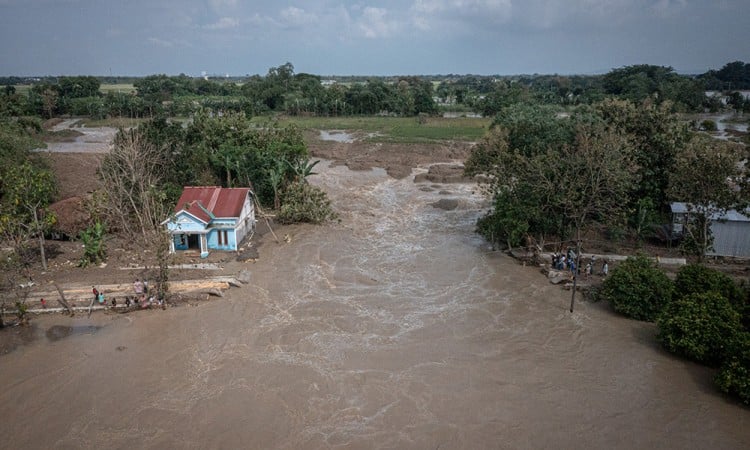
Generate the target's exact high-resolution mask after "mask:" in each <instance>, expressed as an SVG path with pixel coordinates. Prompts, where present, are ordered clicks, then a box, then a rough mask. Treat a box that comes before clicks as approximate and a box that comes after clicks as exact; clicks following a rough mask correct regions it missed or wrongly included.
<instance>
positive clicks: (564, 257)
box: [552, 248, 609, 278]
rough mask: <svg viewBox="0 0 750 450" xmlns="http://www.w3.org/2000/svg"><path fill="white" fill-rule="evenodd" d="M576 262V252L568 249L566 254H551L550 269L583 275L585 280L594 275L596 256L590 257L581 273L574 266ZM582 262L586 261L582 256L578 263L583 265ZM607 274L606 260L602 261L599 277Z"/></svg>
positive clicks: (607, 264)
mask: <svg viewBox="0 0 750 450" xmlns="http://www.w3.org/2000/svg"><path fill="white" fill-rule="evenodd" d="M577 260H578V258H577V255H576V252H575V251H574V250H573V249H572V248H568V252H567V253H566V254H563V253H562V252H560V253H557V252H555V253H553V254H552V268H553V269H556V270H569V271H570V273H571V274H575V273H578V274H579V275H580V274H583V275H584V276H586V277H587V278H588V277H589V276H590V275H594V274H595V273H596V265H597V259H596V255H591V258H589V259H588V260H587V261H586V266H585V267H584V269H583V271H581V268H580V267H577V266H576V262H577ZM584 260H586V258H585V257H583V256H582V257H581V258H580V262H581V263H583V261H584ZM608 274H609V263H608V262H607V260H606V259H603V260H602V266H601V269H600V271H599V275H601V276H603V277H606V276H607V275H608Z"/></svg>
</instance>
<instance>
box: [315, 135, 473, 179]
mask: <svg viewBox="0 0 750 450" xmlns="http://www.w3.org/2000/svg"><path fill="white" fill-rule="evenodd" d="M471 146H472V144H471V143H467V142H450V143H444V144H388V143H369V142H361V141H356V142H352V143H347V142H324V141H320V140H314V141H312V140H311V141H310V142H308V147H309V149H310V152H311V153H312V155H313V157H316V158H324V159H329V160H331V161H333V162H334V164H339V165H345V166H346V167H348V168H349V169H352V170H369V169H372V168H373V167H381V168H383V169H385V170H386V172H388V175H390V176H392V177H394V178H404V177H407V176H408V175H409V174H411V170H412V169H413V168H415V167H419V166H422V165H425V164H430V163H441V162H452V161H463V160H465V159H466V158H467V157H468V156H469V153H470V152H471Z"/></svg>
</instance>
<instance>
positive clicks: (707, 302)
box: [657, 292, 742, 366]
mask: <svg viewBox="0 0 750 450" xmlns="http://www.w3.org/2000/svg"><path fill="white" fill-rule="evenodd" d="M657 325H658V327H659V333H658V335H657V338H658V339H659V341H660V342H661V343H662V345H664V347H665V348H666V349H667V350H669V351H671V352H673V353H677V354H679V355H683V356H686V357H688V358H690V359H693V360H695V361H698V362H700V363H703V364H708V365H712V366H715V365H719V364H721V363H722V362H723V361H724V360H725V359H726V358H727V356H728V355H729V354H730V353H731V352H732V351H733V350H734V349H735V346H736V345H737V341H738V339H741V337H742V336H741V330H742V329H741V325H740V315H739V314H738V313H737V311H735V310H734V308H733V307H732V304H731V303H729V300H727V299H726V298H725V297H723V296H722V295H721V294H719V293H717V292H704V293H696V294H690V295H688V296H686V297H683V298H680V299H678V300H675V301H673V302H671V303H669V304H668V305H667V306H666V307H665V308H664V311H663V312H662V313H661V315H660V316H659V318H658V320H657Z"/></svg>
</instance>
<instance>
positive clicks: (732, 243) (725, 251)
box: [670, 202, 750, 258]
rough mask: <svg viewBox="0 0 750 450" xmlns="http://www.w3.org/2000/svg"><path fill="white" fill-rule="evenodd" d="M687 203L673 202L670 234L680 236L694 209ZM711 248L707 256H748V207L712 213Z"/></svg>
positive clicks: (749, 236)
mask: <svg viewBox="0 0 750 450" xmlns="http://www.w3.org/2000/svg"><path fill="white" fill-rule="evenodd" d="M689 206H690V205H688V204H687V203H682V202H675V203H672V204H671V205H670V207H671V209H672V236H673V237H676V238H681V237H682V236H683V234H684V230H685V225H686V224H687V223H688V221H689V220H690V215H691V214H695V210H694V209H692V210H691V208H690V207H689ZM708 219H709V221H710V225H709V226H710V227H711V235H712V236H713V239H714V242H713V249H712V250H710V251H708V253H707V255H708V256H731V257H738V258H750V208H749V209H746V210H745V211H744V212H739V211H737V210H734V209H730V210H729V211H727V212H725V213H723V214H712V215H711V216H710V217H709V218H708Z"/></svg>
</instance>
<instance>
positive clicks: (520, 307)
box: [0, 164, 750, 449]
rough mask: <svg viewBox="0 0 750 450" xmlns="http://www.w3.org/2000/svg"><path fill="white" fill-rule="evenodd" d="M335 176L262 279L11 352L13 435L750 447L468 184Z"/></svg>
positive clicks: (749, 437) (218, 441)
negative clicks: (558, 281) (320, 219)
mask: <svg viewBox="0 0 750 450" xmlns="http://www.w3.org/2000/svg"><path fill="white" fill-rule="evenodd" d="M323 165H324V164H321V165H320V166H323ZM320 166H318V167H317V168H318V169H319V170H320V171H321V172H322V173H321V175H319V176H318V177H314V178H317V181H316V183H317V184H319V185H320V186H322V187H324V188H325V189H326V190H327V191H328V192H329V193H330V194H331V195H332V197H333V200H334V204H335V205H336V206H337V209H338V210H339V213H340V216H341V221H340V223H335V224H332V225H329V226H322V227H312V226H298V227H292V228H290V229H289V230H288V231H289V233H290V235H291V237H292V242H291V244H280V245H276V244H274V243H266V244H264V246H262V247H261V259H260V261H259V262H258V263H257V264H255V265H251V266H249V269H250V270H251V271H252V274H253V281H252V283H251V284H250V285H248V286H245V287H243V288H242V289H236V290H234V291H233V292H232V294H231V295H230V296H228V297H227V298H225V299H222V300H216V301H212V302H210V303H203V304H200V305H198V306H196V307H186V308H175V309H172V310H168V311H167V312H160V311H159V312H153V313H144V314H137V315H132V316H131V317H128V318H127V320H125V319H119V320H115V321H114V322H113V323H111V324H109V325H108V326H106V327H104V328H102V329H100V330H99V331H98V332H97V333H96V334H93V335H82V336H72V337H70V338H68V339H63V340H60V341H56V342H52V343H49V342H47V343H39V345H34V346H28V347H25V348H23V349H22V350H20V351H16V352H14V353H11V354H9V355H6V356H4V357H2V358H1V359H0V379H3V380H4V382H5V387H4V390H3V391H2V394H0V414H1V415H2V417H3V420H2V421H0V428H2V435H3V436H4V439H5V441H4V443H5V444H7V445H9V446H10V447H12V448H22V447H24V448H30V447H37V448H38V447H46V448H52V447H58V448H78V447H118V448H125V447H134V448H140V447H148V448H174V447H180V448H263V449H265V448H286V449H297V448H304V449H314V448H334V447H335V448H397V449H401V448H466V449H479V448H514V449H515V448H680V449H682V448H748V447H749V446H750V413H749V412H748V410H747V409H746V408H743V407H741V406H738V405H737V404H736V403H733V402H732V401H729V400H726V399H725V398H724V397H722V396H721V395H720V394H718V393H717V392H716V390H715V388H714V387H713V385H712V382H711V377H712V375H713V374H712V371H711V370H709V369H706V368H703V367H700V366H697V365H694V364H692V363H689V362H686V361H683V360H680V359H677V358H675V357H673V356H671V355H669V354H667V353H665V352H663V351H662V350H660V349H659V347H658V345H657V344H656V343H655V338H654V334H655V329H654V328H653V326H652V325H649V324H644V323H640V322H635V321H631V320H627V319H624V318H622V317H619V316H616V315H614V314H612V313H611V312H610V311H609V310H608V309H607V307H606V305H599V304H589V303H585V302H583V303H579V304H578V307H577V310H576V312H575V313H573V314H570V313H569V312H568V310H567V307H568V304H569V293H568V292H565V291H561V290H560V289H559V288H558V287H555V286H552V285H550V284H548V283H547V281H546V279H545V277H544V276H542V275H541V274H540V273H539V272H538V271H537V270H536V269H533V268H529V267H522V266H520V265H518V264H516V263H515V262H514V261H512V260H510V259H509V258H508V257H506V256H504V255H502V254H498V253H493V252H491V251H489V250H488V248H487V246H486V244H484V243H483V242H482V240H481V239H479V238H478V237H477V236H476V235H475V234H474V233H473V228H474V223H475V220H476V218H477V217H478V216H479V215H480V214H481V209H482V207H483V200H482V198H481V197H480V196H479V195H478V193H475V192H474V190H475V188H474V187H473V186H471V185H446V186H434V187H430V186H429V185H421V186H420V185H415V184H414V183H413V182H412V181H411V180H410V179H408V178H407V179H403V180H395V179H392V178H389V177H388V176H387V175H386V174H385V172H384V171H382V170H374V171H369V172H351V171H349V170H348V169H346V168H344V167H328V168H326V167H320ZM420 188H421V189H420ZM446 191H448V192H446ZM440 198H453V199H457V200H458V204H459V207H458V208H456V209H455V210H452V211H443V210H440V209H436V208H433V207H432V206H431V203H434V202H435V201H436V200H439V199H440ZM10 447H9V448H10Z"/></svg>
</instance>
